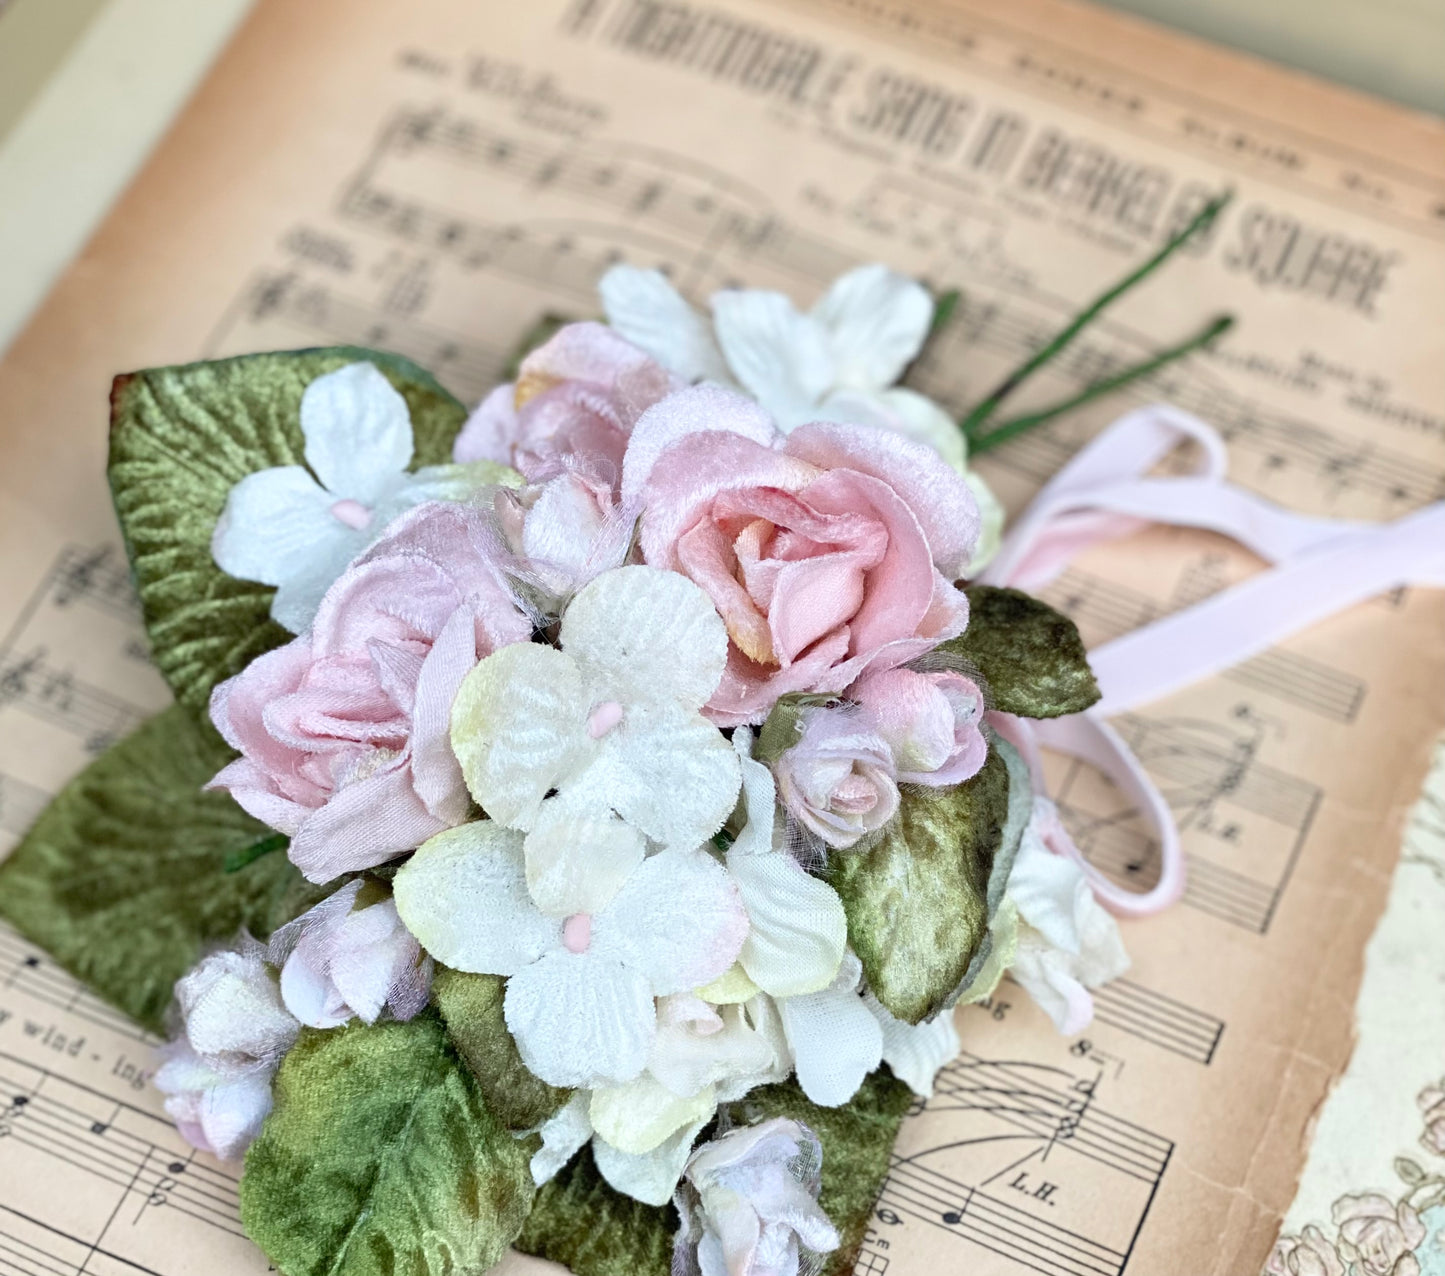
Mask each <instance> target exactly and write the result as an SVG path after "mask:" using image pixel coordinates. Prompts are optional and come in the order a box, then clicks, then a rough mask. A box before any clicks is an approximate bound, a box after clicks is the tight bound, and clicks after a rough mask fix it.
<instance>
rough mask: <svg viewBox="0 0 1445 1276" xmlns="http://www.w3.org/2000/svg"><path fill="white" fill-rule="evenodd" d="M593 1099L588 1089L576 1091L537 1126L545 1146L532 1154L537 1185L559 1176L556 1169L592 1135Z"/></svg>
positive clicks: (532, 1164)
mask: <svg viewBox="0 0 1445 1276" xmlns="http://www.w3.org/2000/svg"><path fill="white" fill-rule="evenodd" d="M590 1100H591V1095H590V1094H589V1093H588V1092H587V1091H586V1090H579V1091H577V1093H576V1094H574V1095H573V1096H572V1097H571V1098H570V1099H568V1100H567V1102H566V1103H564V1104H563V1105H562V1106H561V1107H560V1108H558V1109H557V1111H556V1112H554V1113H553V1114H552V1115H551V1116H550V1117H548V1118H547V1119H546V1120H545V1121H543V1122H542V1124H541V1125H539V1126H538V1127H537V1133H538V1134H540V1135H541V1136H542V1146H541V1147H540V1148H538V1149H537V1151H536V1152H534V1153H533V1154H532V1160H531V1163H530V1169H531V1171H532V1181H533V1182H534V1183H535V1184H536V1185H537V1186H538V1187H541V1186H542V1184H543V1183H546V1182H549V1181H550V1180H552V1179H554V1178H556V1177H557V1172H558V1171H559V1170H560V1169H561V1168H562V1167H563V1166H564V1165H566V1164H567V1162H568V1161H570V1160H571V1159H572V1158H573V1157H574V1156H575V1155H576V1154H577V1153H578V1152H579V1151H580V1150H581V1148H582V1145H583V1144H584V1143H586V1142H587V1140H588V1139H590V1138H591V1137H592V1120H591V1118H590V1117H589V1116H588V1115H587V1110H588V1106H589V1103H590Z"/></svg>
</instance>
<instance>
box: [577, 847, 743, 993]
mask: <svg viewBox="0 0 1445 1276" xmlns="http://www.w3.org/2000/svg"><path fill="white" fill-rule="evenodd" d="M747 931H748V915H747V912H746V911H745V910H744V908H743V905H742V900H741V899H740V898H739V897H738V892H737V888H736V887H735V886H734V885H733V884H732V882H731V881H730V880H729V879H728V875H727V871H726V870H725V869H724V868H723V867H722V865H721V864H719V863H718V862H717V861H716V860H714V859H713V858H712V856H710V855H708V854H707V852H705V851H663V852H661V853H660V854H657V855H654V856H652V857H651V858H649V859H647V860H645V861H644V862H643V864H642V866H641V867H640V868H639V869H638V870H637V871H636V872H635V873H633V874H632V876H631V877H629V878H628V879H627V881H626V883H625V884H624V885H623V887H622V889H621V890H620V891H618V893H617V897H616V898H615V899H614V900H613V901H612V903H611V904H610V905H608V907H607V908H606V910H605V911H604V912H602V913H601V914H599V915H598V916H597V917H595V918H594V919H593V929H592V949H593V951H594V952H596V953H597V954H599V955H609V956H615V957H616V958H617V959H619V960H621V961H625V962H626V963H627V964H628V965H629V966H630V967H632V968H634V969H636V970H639V971H642V972H644V973H645V974H646V975H647V977H648V979H649V980H650V981H651V988H652V992H653V993H655V994H656V995H657V996H659V997H661V996H666V995H667V994H668V993H674V992H686V991H688V990H689V989H692V988H700V987H702V985H704V984H706V983H710V982H711V981H712V980H714V979H716V978H717V977H718V976H719V975H721V974H722V973H723V972H724V971H725V970H727V969H728V967H729V966H731V965H732V964H733V961H734V960H735V959H736V958H737V955H738V952H739V951H740V950H741V948H742V946H743V940H744V939H745V938H746V936H747Z"/></svg>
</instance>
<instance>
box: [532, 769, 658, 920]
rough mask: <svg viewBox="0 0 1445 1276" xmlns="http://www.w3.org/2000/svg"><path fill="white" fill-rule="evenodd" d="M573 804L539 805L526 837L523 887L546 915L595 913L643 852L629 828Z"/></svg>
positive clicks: (639, 838) (638, 838) (607, 814)
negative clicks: (539, 812) (525, 872)
mask: <svg viewBox="0 0 1445 1276" xmlns="http://www.w3.org/2000/svg"><path fill="white" fill-rule="evenodd" d="M578 805H579V804H577V803H574V802H570V801H569V799H568V797H567V796H566V795H563V796H561V797H557V798H554V799H552V800H551V801H548V802H544V803H543V804H542V811H541V814H539V815H538V816H537V821H536V823H535V825H534V826H533V828H532V831H531V832H530V833H529V834H527V841H526V847H525V850H526V859H527V889H528V890H529V891H530V892H531V895H532V899H533V900H534V901H535V903H536V905H537V907H538V908H539V909H540V910H541V911H542V912H544V913H546V914H547V915H548V916H550V917H569V916H571V915H572V914H573V913H599V912H601V911H602V910H603V909H604V908H606V907H607V905H608V904H610V903H611V902H612V899H613V897H614V896H615V895H616V894H617V892H618V890H619V889H620V888H621V886H622V883H623V882H625V881H626V880H627V878H628V877H629V876H630V875H631V874H632V872H633V870H634V869H636V868H637V866H638V865H639V864H641V863H642V860H643V857H644V856H645V855H646V854H647V843H646V840H645V839H644V838H643V836H642V834H641V833H639V832H638V831H637V830H636V829H635V828H631V827H630V826H628V825H627V824H625V823H623V821H622V820H620V819H618V818H617V817H616V816H615V815H612V814H611V813H610V812H607V811H605V810H604V811H601V812H599V811H598V810H597V809H596V808H595V807H592V806H590V805H585V806H582V808H581V809H580V810H579V809H576V807H577V806H578Z"/></svg>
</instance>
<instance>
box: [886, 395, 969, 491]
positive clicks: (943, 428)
mask: <svg viewBox="0 0 1445 1276" xmlns="http://www.w3.org/2000/svg"><path fill="white" fill-rule="evenodd" d="M878 398H879V400H880V401H881V402H882V404H883V406H884V407H886V408H887V409H888V410H889V411H890V412H892V413H893V414H894V417H895V419H896V421H897V425H896V426H895V428H897V429H898V430H899V432H900V433H902V434H906V435H907V436H908V437H909V438H910V439H917V440H918V441H919V442H920V443H927V444H928V446H929V447H931V448H932V449H933V450H934V451H935V452H937V453H938V455H939V456H941V457H942V458H943V459H944V460H945V461H947V462H948V463H949V465H951V466H953V468H954V469H955V470H957V471H958V472H959V473H960V474H962V475H964V477H965V478H967V476H968V443H967V441H966V440H965V439H964V437H963V431H962V430H961V429H960V428H959V425H958V422H957V421H955V420H954V419H953V418H952V417H951V416H950V415H949V414H948V413H947V412H945V411H944V410H943V409H942V408H941V407H939V406H938V404H936V403H935V402H934V401H933V400H932V399H929V398H926V397H925V396H924V395H921V394H919V393H918V392H917V391H916V390H906V389H904V388H903V387H901V386H899V387H897V388H895V389H892V390H884V391H883V392H882V393H881V394H879V396H878Z"/></svg>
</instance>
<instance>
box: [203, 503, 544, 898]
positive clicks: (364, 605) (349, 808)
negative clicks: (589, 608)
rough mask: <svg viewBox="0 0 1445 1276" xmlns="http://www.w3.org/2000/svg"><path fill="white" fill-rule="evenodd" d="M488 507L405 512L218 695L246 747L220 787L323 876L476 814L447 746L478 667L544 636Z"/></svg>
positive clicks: (312, 873)
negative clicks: (536, 634) (519, 592)
mask: <svg viewBox="0 0 1445 1276" xmlns="http://www.w3.org/2000/svg"><path fill="white" fill-rule="evenodd" d="M507 565H508V557H507V553H506V551H505V550H504V549H503V548H502V546H501V544H500V542H499V540H498V538H497V536H496V533H495V531H494V530H493V528H492V526H491V524H490V522H489V520H488V518H487V516H486V514H485V513H483V512H482V511H480V510H476V509H472V508H470V507H466V506H462V505H457V504H443V503H436V504H429V505H422V506H418V507H417V508H416V509H414V510H411V511H409V512H408V513H406V514H404V515H403V516H402V517H401V518H399V519H397V520H396V522H395V523H394V524H393V525H392V526H391V527H390V528H388V529H387V532H386V534H385V535H384V536H383V537H382V538H381V539H380V540H379V541H378V542H377V543H376V545H375V546H373V547H372V549H371V550H369V551H368V552H367V553H366V554H365V555H364V556H363V557H362V558H361V559H359V560H358V561H357V562H356V563H354V564H353V565H352V566H351V567H349V568H348V569H347V571H346V572H345V573H344V574H343V575H342V577H341V578H340V579H339V580H337V581H336V583H335V584H334V585H333V586H332V587H331V589H330V590H329V591H328V592H327V594H326V597H325V598H324V599H323V600H322V603H321V606H320V608H319V609H318V611H317V615H316V623H315V625H314V627H313V629H312V630H311V632H309V633H307V634H303V635H302V636H301V637H299V638H297V639H296V640H295V641H294V642H292V643H289V644H288V645H287V646H286V647H283V648H281V649H279V650H278V651H275V652H269V653H267V654H266V655H264V656H262V657H260V658H259V659H257V660H255V661H253V662H252V663H251V665H250V666H248V667H247V668H246V670H245V671H243V672H242V673H241V674H240V675H238V676H237V677H236V678H233V679H231V680H230V681H229V682H227V683H223V684H222V685H221V686H220V687H218V688H217V689H216V692H215V694H214V695H213V697H212V712H213V714H214V715H215V721H216V724H217V727H218V729H219V730H220V731H221V732H222V734H223V735H224V736H225V738H226V739H227V741H228V742H229V743H230V744H232V746H233V747H235V748H237V749H239V750H240V751H241V753H242V757H241V758H240V759H239V760H238V761H236V762H233V763H231V764H230V765H229V766H227V767H226V768H225V769H224V770H222V771H221V772H220V774H219V775H217V776H216V777H215V779H214V780H213V781H212V782H211V786H210V787H212V788H220V789H226V790H228V791H230V792H231V793H232V794H233V796H234V797H235V798H236V801H237V802H238V803H240V805H241V806H242V807H243V808H244V809H246V810H247V811H250V812H251V813H252V814H254V815H256V816H257V818H259V819H264V820H266V821H267V822H268V823H270V824H271V825H272V827H274V828H277V829H280V830H281V831H282V832H284V833H286V834H287V835H288V836H289V837H290V838H291V850H290V854H291V858H292V859H293V860H294V861H295V863H296V864H297V866H298V867H300V869H301V870H302V872H303V873H305V874H306V876H307V877H309V878H310V879H311V880H313V881H318V882H324V881H328V880H330V879H331V878H333V877H336V876H338V875H340V874H341V873H345V872H349V871H355V870H358V869H362V868H369V867H372V866H374V865H376V864H382V863H385V862H386V861H387V860H389V859H393V858H395V857H396V856H398V855H401V854H404V853H405V852H407V851H409V850H413V849H415V848H416V847H417V846H419V845H420V844H421V843H422V842H423V841H425V840H426V839H427V838H429V837H431V836H433V835H434V834H436V833H439V832H441V831H442V830H443V829H446V828H449V827H451V826H453V825H455V824H458V823H460V822H461V821H463V820H465V819H466V817H467V814H468V811H469V810H470V799H469V798H468V795H467V791H466V786H465V784H464V782H463V780H462V775H461V768H460V767H459V766H458V765H457V763H456V760H455V758H454V757H453V756H452V753H451V749H450V745H449V743H448V731H449V719H450V712H451V702H452V700H453V699H454V698H455V695H456V690H457V687H459V686H460V685H461V681H462V679H463V678H464V677H465V676H466V674H467V672H468V671H469V670H470V669H471V668H472V667H473V666H474V665H475V664H476V663H477V661H478V660H479V659H481V658H482V657H483V656H486V655H489V654H490V653H491V652H493V651H495V650H496V649H497V648H499V647H502V646H506V645H509V644H511V643H515V642H525V641H526V640H527V639H528V638H530V637H531V633H532V622H531V620H530V618H529V617H528V616H527V614H526V613H525V612H524V611H523V610H522V609H521V607H520V606H519V605H518V602H517V600H516V598H515V596H514V594H513V593H512V590H511V587H510V585H509V583H508V578H507V575H506V567H507Z"/></svg>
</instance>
